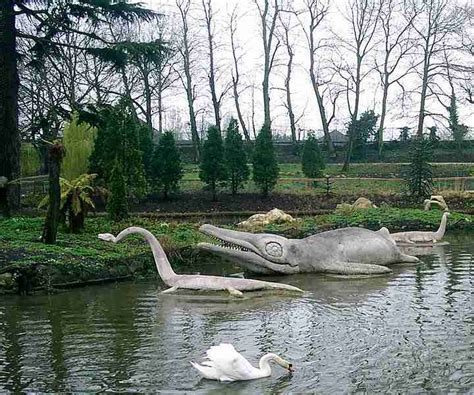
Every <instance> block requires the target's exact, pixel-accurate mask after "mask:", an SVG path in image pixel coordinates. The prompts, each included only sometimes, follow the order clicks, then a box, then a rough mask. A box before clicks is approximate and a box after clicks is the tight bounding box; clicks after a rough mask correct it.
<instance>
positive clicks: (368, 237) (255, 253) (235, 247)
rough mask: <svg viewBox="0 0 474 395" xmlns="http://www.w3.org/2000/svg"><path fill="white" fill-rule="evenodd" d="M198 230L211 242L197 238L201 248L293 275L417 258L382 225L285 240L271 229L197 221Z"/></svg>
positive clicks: (375, 270) (260, 269)
mask: <svg viewBox="0 0 474 395" xmlns="http://www.w3.org/2000/svg"><path fill="white" fill-rule="evenodd" d="M199 230H200V231H201V232H203V233H204V234H206V235H208V236H210V237H211V238H212V239H213V240H214V241H215V242H216V244H213V243H199V247H200V248H201V249H202V250H205V251H209V252H213V253H216V254H218V255H220V256H222V257H224V258H227V259H229V260H230V261H232V262H234V263H236V264H238V265H240V266H242V267H245V268H247V269H249V270H251V271H253V272H257V273H264V274H293V273H304V272H321V273H334V274H383V273H389V272H391V270H390V269H389V268H388V267H385V265H390V264H392V263H397V262H410V263H416V262H419V260H418V258H416V257H414V256H410V255H405V254H403V253H402V252H401V251H400V250H399V248H398V247H397V245H396V243H395V241H394V240H392V239H391V237H390V233H389V231H388V230H387V229H386V228H382V229H380V230H378V231H377V232H374V231H371V230H367V229H363V228H343V229H337V230H331V231H328V232H322V233H319V234H316V235H313V236H309V237H306V238H305V239H301V240H298V239H287V238H285V237H282V236H278V235H273V234H265V233H263V234H262V233H260V234H253V233H247V232H239V231H234V230H228V229H222V228H218V227H216V226H212V225H208V224H206V225H202V226H201V227H200V228H199Z"/></svg>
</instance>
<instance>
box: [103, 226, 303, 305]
mask: <svg viewBox="0 0 474 395" xmlns="http://www.w3.org/2000/svg"><path fill="white" fill-rule="evenodd" d="M133 233H136V234H139V235H142V236H143V237H144V238H145V240H146V241H147V242H148V244H149V245H150V247H151V250H152V252H153V257H154V259H155V264H156V268H157V269H158V274H159V275H160V277H161V279H162V280H163V282H164V283H165V284H166V285H168V286H169V287H171V288H169V289H167V290H165V291H163V292H162V293H171V292H175V291H177V290H178V289H180V288H182V289H191V290H209V291H228V292H229V293H230V294H231V295H234V296H241V295H242V291H258V290H269V289H277V290H279V289H281V290H286V291H293V292H303V291H302V290H301V289H299V288H296V287H293V286H291V285H287V284H279V283H272V282H268V281H260V280H248V279H241V278H227V277H219V276H203V275H197V274H196V275H193V274H176V273H175V272H174V271H173V269H172V267H171V265H170V263H169V261H168V258H167V257H166V254H165V252H164V251H163V248H162V247H161V245H160V243H159V241H158V240H157V239H156V237H155V236H153V234H152V233H151V232H149V231H148V230H146V229H143V228H139V227H136V226H132V227H130V228H127V229H124V230H122V231H121V232H120V233H119V234H118V235H117V237H115V236H114V235H112V234H110V233H101V234H99V239H101V240H104V241H111V242H114V243H118V242H119V241H120V240H122V239H123V238H124V237H126V236H128V235H130V234H133Z"/></svg>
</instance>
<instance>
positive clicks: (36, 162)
mask: <svg viewBox="0 0 474 395" xmlns="http://www.w3.org/2000/svg"><path fill="white" fill-rule="evenodd" d="M20 158H21V159H20V161H21V162H20V166H21V176H22V177H28V176H35V175H37V174H38V172H39V169H40V166H41V161H40V156H39V153H38V150H37V149H36V148H35V146H34V145H33V144H31V143H22V144H21V157H20Z"/></svg>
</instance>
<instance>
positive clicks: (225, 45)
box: [142, 0, 474, 137]
mask: <svg viewBox="0 0 474 395" xmlns="http://www.w3.org/2000/svg"><path fill="white" fill-rule="evenodd" d="M261 1H262V3H263V0H261ZM142 3H143V4H144V5H145V6H148V7H150V8H153V9H155V10H158V11H161V12H162V13H164V14H166V15H175V20H176V19H177V15H176V13H177V8H176V5H175V0H145V1H142ZM212 4H213V7H214V9H215V11H216V17H215V19H216V40H217V41H218V45H219V48H218V50H217V51H216V52H217V62H218V64H220V65H221V67H222V73H221V77H220V80H219V81H218V84H219V85H220V87H221V88H219V87H218V89H222V86H224V85H225V84H227V83H228V82H229V81H230V76H231V74H230V72H231V58H230V52H229V51H230V38H229V29H228V23H229V22H228V21H229V15H230V13H231V11H232V10H233V9H234V7H235V6H237V10H238V13H239V14H240V15H241V19H240V20H239V22H238V26H237V40H238V43H239V46H240V48H239V53H240V54H242V55H243V56H242V58H241V62H242V64H241V73H242V74H243V75H242V80H243V81H242V83H243V86H244V85H248V86H251V85H252V84H253V85H254V86H255V99H256V116H257V125H260V124H261V121H262V119H263V107H262V104H261V103H262V99H261V96H262V94H261V90H260V87H261V80H262V59H263V57H262V52H263V47H262V41H261V37H260V25H259V15H258V12H257V8H256V6H255V4H254V1H253V0H213V2H212ZM293 4H296V5H297V4H298V0H295V1H294V2H293ZM345 7H346V1H345V0H335V1H333V2H332V5H331V7H330V13H329V15H328V16H327V20H326V21H327V25H326V26H325V28H326V29H324V30H325V31H329V29H332V30H333V31H334V32H336V33H337V34H340V35H342V36H344V35H347V34H348V33H349V32H348V30H347V29H348V27H349V26H348V24H347V23H345V21H344V18H343V12H344V10H345ZM191 14H192V18H193V19H192V21H191V24H192V30H193V33H195V34H198V35H199V34H200V35H205V34H206V33H205V28H204V25H203V24H202V23H201V22H199V19H201V18H202V17H203V11H202V4H201V0H194V1H193V9H192V12H191ZM293 24H294V27H293V28H292V34H293V37H294V41H295V51H296V54H295V67H294V71H293V76H292V82H291V87H292V91H293V92H292V96H293V101H294V107H295V109H294V112H295V115H296V116H297V117H298V116H300V115H301V114H303V113H304V115H303V116H302V118H301V120H300V121H299V124H298V126H300V127H301V128H304V129H321V123H320V117H319V112H318V111H317V107H316V100H315V97H314V94H313V91H312V88H311V84H310V80H309V76H308V72H307V67H308V59H307V58H308V52H307V50H306V41H305V38H304V36H303V34H302V31H301V28H300V27H299V26H298V23H297V21H296V20H294V22H293ZM324 34H329V33H324V31H321V35H324ZM330 55H331V54H330V53H325V54H324V56H328V57H329V56H330ZM374 56H376V53H375V52H373V53H371V54H370V55H368V57H367V67H370V66H371V65H372V64H373V58H374ZM286 59H287V57H286V52H285V49H284V48H283V47H282V48H280V50H279V52H278V59H277V62H278V64H281V66H276V67H275V69H274V71H273V72H272V76H271V86H272V91H271V111H272V114H271V115H272V119H273V121H272V126H273V128H274V129H276V130H285V129H288V119H287V112H286V109H285V108H284V106H283V102H284V92H283V91H282V90H281V88H282V87H283V82H284V74H285V73H286V67H285V62H286ZM198 63H199V66H200V70H199V69H196V70H195V77H196V79H195V81H196V83H197V84H198V86H199V91H200V92H202V94H201V95H200V97H199V99H198V100H197V107H198V108H202V109H207V113H204V112H202V113H201V115H200V116H199V119H202V117H205V118H206V119H207V120H208V121H209V122H212V114H211V112H212V106H211V101H210V95H209V92H208V87H207V86H206V80H205V78H204V76H205V70H206V68H207V67H208V58H207V57H206V55H205V53H203V54H202V56H201V57H200V60H199V62H198ZM405 82H406V85H407V86H410V87H411V88H412V89H413V88H415V87H416V85H417V84H418V83H419V81H418V79H417V77H415V76H413V77H409V78H407V79H406V81H405ZM251 92H252V89H251V88H250V87H249V88H247V89H246V90H245V91H244V92H243V93H242V95H241V99H242V106H243V111H244V113H245V114H246V116H245V117H246V119H247V120H248V122H247V123H250V120H249V117H250V113H251ZM400 92H401V91H400V89H398V88H395V89H393V90H392V92H391V93H390V98H389V104H388V115H387V120H386V126H387V129H388V130H387V135H388V136H387V137H390V135H391V134H392V133H393V134H394V136H393V137H398V134H399V132H398V130H396V128H398V127H402V126H405V125H408V126H412V127H413V128H415V126H416V119H415V117H416V115H417V110H418V102H417V96H418V95H417V94H414V95H413V99H414V100H413V102H411V104H409V103H405V104H407V105H406V108H404V109H402V108H401V104H400V103H401V101H400V96H399V94H400ZM380 99H381V89H380V87H379V85H378V76H377V75H376V74H375V73H374V74H372V75H370V76H369V77H368V78H367V79H365V80H364V82H363V93H362V97H361V106H360V113H361V112H363V111H365V110H370V109H373V110H374V111H375V112H376V113H380ZM472 107H473V106H472V105H469V104H468V103H466V102H465V101H462V100H461V101H460V103H459V110H460V111H459V112H460V120H461V122H462V123H465V124H467V125H468V126H470V127H473V126H474V115H473V114H474V113H473V109H472ZM167 110H168V127H170V126H173V125H170V123H171V120H170V119H171V118H173V117H176V114H179V115H180V117H181V118H182V119H183V120H184V121H186V120H187V118H188V115H187V106H186V99H185V94H184V90H183V89H177V90H176V91H175V92H173V95H172V96H171V97H169V98H168V101H167ZM430 110H432V111H433V112H443V108H442V107H440V106H439V105H431V106H430ZM222 112H223V119H226V118H228V117H229V116H232V115H234V116H235V108H234V102H233V98H232V96H231V94H230V93H229V95H227V99H226V100H225V101H224V105H223V111H222ZM348 118H349V114H348V111H347V104H346V101H345V99H341V100H340V101H339V107H338V111H337V116H336V120H335V122H333V124H331V129H335V128H337V129H340V130H344V126H345V124H346V123H347V120H348ZM435 124H437V125H438V126H439V127H442V126H441V124H439V123H438V121H436V120H433V119H431V118H427V119H426V122H425V126H432V125H435ZM257 127H258V126H257ZM391 129H394V130H393V132H392V130H391Z"/></svg>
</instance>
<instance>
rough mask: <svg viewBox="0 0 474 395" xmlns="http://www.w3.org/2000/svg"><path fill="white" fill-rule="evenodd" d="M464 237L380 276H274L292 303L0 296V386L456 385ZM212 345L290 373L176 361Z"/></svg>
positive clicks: (465, 351)
mask: <svg viewBox="0 0 474 395" xmlns="http://www.w3.org/2000/svg"><path fill="white" fill-rule="evenodd" d="M473 236H474V235H473V234H472V233H471V234H463V235H457V236H453V235H451V236H450V237H447V238H446V240H447V241H449V242H450V244H449V245H445V246H441V245H440V246H436V247H434V248H433V249H425V250H423V249H421V250H418V251H417V254H421V255H422V256H421V259H422V261H423V262H422V263H420V264H419V265H400V266H396V267H394V269H395V270H394V273H393V274H391V275H390V276H385V277H375V278H363V279H341V278H334V277H325V276H318V275H304V276H303V275H299V276H290V277H285V278H279V279H280V280H285V281H286V282H288V283H291V284H293V285H296V286H299V287H301V288H303V289H305V290H307V291H308V292H307V293H306V294H304V295H303V296H298V297H288V296H281V295H263V294H257V295H253V296H251V297H249V296H247V297H246V298H244V299H242V300H239V299H233V298H229V297H227V296H225V295H219V296H216V295H212V296H208V295H197V296H193V295H160V294H159V291H160V289H159V286H158V285H157V284H155V283H122V284H111V285H103V286H97V287H88V288H83V289H76V290H71V291H68V292H65V293H61V294H57V295H49V296H48V295H36V296H31V297H21V298H20V297H14V296H9V297H2V298H1V299H0V392H2V391H3V392H4V391H75V392H82V391H127V392H128V391H140V392H157V391H163V392H169V391H187V392H197V393H210V394H213V393H215V394H222V393H243V394H254V393H271V392H276V393H289V392H317V393H355V392H369V393H373V392H402V393H407V392H409V393H420V392H437V393H440V392H441V393H446V392H451V393H455V392H460V393H466V392H469V391H472V390H473V387H474V363H473V345H474V344H473V337H472V336H473V314H472V313H473V311H472V306H473V304H472V302H473V300H472V291H473V288H472V284H473V273H472V270H473V264H472V261H473V255H474V241H473V238H474V237H473ZM412 252H413V251H412ZM205 270H206V271H208V270H209V269H208V268H205ZM203 272H204V270H203ZM219 342H230V343H232V344H233V345H234V346H235V348H236V349H237V350H238V351H240V352H241V353H242V354H243V355H244V356H245V357H247V358H248V359H249V360H250V362H252V363H256V362H257V360H258V358H260V356H261V355H263V354H264V353H266V352H270V351H271V352H276V353H278V354H280V355H281V356H283V357H285V358H286V359H288V360H289V361H291V362H292V363H293V364H294V366H295V369H296V371H295V372H294V373H293V374H291V375H290V374H289V373H288V372H286V371H284V370H283V369H281V368H279V367H275V368H274V369H273V375H272V377H269V378H265V379H261V380H254V381H251V382H235V383H227V384H226V383H219V382H214V381H208V380H205V379H201V378H200V376H199V375H198V374H197V372H196V371H194V369H193V368H192V367H191V365H190V364H189V361H190V360H195V361H199V360H201V358H202V357H203V355H204V352H205V350H206V349H207V348H208V347H209V346H211V345H213V344H217V343H219Z"/></svg>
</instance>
